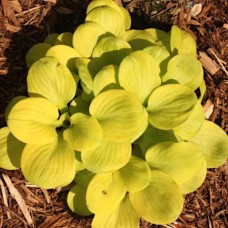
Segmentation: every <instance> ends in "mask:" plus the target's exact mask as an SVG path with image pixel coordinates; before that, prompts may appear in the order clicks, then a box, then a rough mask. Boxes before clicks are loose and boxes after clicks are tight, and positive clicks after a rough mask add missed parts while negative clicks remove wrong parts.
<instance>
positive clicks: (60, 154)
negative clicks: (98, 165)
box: [21, 135, 76, 189]
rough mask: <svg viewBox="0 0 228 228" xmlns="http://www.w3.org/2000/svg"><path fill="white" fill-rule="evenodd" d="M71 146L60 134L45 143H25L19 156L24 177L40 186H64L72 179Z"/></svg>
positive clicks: (72, 156) (72, 152)
mask: <svg viewBox="0 0 228 228" xmlns="http://www.w3.org/2000/svg"><path fill="white" fill-rule="evenodd" d="M74 156H75V155H74V150H73V148H72V147H71V146H70V145H69V144H68V143H67V142H66V141H65V140H64V139H63V138H62V136H61V135H59V137H56V138H55V139H54V140H52V141H50V142H49V143H47V144H42V145H36V144H27V145H26V146H25V148H24V150H23V154H22V157H21V169H22V172H23V174H24V176H25V178H26V179H27V180H28V181H29V182H30V183H32V184H35V185H37V186H39V187H41V188H46V189H48V188H56V187H59V186H66V185H68V184H70V182H71V181H72V180H73V179H74V175H75V171H76V166H75V158H74Z"/></svg>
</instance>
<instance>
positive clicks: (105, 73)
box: [93, 65, 120, 96]
mask: <svg viewBox="0 0 228 228" xmlns="http://www.w3.org/2000/svg"><path fill="white" fill-rule="evenodd" d="M118 71H119V67H118V66H116V65H108V66H105V67H104V68H103V69H101V70H100V71H99V72H98V73H97V74H96V76H95V78H94V80H93V93H94V95H95V96H97V95H98V94H99V93H100V92H104V91H106V90H110V89H118V88H120V86H119V84H118Z"/></svg>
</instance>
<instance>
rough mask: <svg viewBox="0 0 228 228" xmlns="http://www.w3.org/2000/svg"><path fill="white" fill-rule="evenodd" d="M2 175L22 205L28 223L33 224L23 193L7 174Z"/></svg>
mask: <svg viewBox="0 0 228 228" xmlns="http://www.w3.org/2000/svg"><path fill="white" fill-rule="evenodd" d="M2 177H3V179H4V181H5V183H6V185H7V187H8V189H9V192H10V194H11V196H12V197H13V198H14V199H15V200H16V201H17V204H18V206H19V207H20V209H21V211H22V213H23V215H24V216H25V219H26V220H27V222H28V224H30V225H31V224H32V223H33V220H32V218H31V215H30V213H29V210H28V206H27V205H26V204H25V201H24V199H23V198H22V196H21V194H20V193H19V192H18V190H17V189H16V188H15V187H14V185H13V183H12V182H11V180H10V178H9V177H8V176H7V175H6V174H2Z"/></svg>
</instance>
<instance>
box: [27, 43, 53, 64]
mask: <svg viewBox="0 0 228 228" xmlns="http://www.w3.org/2000/svg"><path fill="white" fill-rule="evenodd" d="M51 47H52V45H51V44H47V43H38V44H35V45H33V46H32V47H31V48H30V49H29V51H28V52H27V54H26V57H25V60H26V65H27V67H31V66H32V64H33V63H35V62H36V61H37V60H39V59H40V58H42V57H44V56H45V55H46V53H47V51H48V50H49V49H50V48H51Z"/></svg>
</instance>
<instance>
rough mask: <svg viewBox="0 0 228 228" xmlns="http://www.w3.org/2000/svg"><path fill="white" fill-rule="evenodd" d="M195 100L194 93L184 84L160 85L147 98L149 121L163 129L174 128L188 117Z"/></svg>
mask: <svg viewBox="0 0 228 228" xmlns="http://www.w3.org/2000/svg"><path fill="white" fill-rule="evenodd" d="M196 102H197V97H196V95H195V93H194V92H193V91H192V90H191V89H189V88H188V87H186V86H184V85H180V84H170V85H163V86H160V87H158V88H157V89H155V90H154V91H153V92H152V94H151V95H150V97H149V100H148V107H147V110H148V113H149V122H150V123H151V124H152V125H153V126H154V127H156V128H159V129H163V130H169V129H172V128H175V127H177V126H179V125H180V124H182V123H183V122H185V121H186V120H187V119H188V117H189V116H190V114H191V112H192V110H193V108H194V105H195V104H196Z"/></svg>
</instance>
